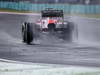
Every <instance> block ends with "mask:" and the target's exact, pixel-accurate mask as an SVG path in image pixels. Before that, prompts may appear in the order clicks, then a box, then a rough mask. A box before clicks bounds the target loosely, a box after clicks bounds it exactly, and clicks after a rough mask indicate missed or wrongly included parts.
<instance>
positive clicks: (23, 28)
mask: <svg viewBox="0 0 100 75" xmlns="http://www.w3.org/2000/svg"><path fill="white" fill-rule="evenodd" d="M25 27H26V23H23V24H22V41H23V42H24V43H25V42H26V36H25Z"/></svg>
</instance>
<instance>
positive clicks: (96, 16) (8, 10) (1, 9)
mask: <svg viewBox="0 0 100 75" xmlns="http://www.w3.org/2000/svg"><path fill="white" fill-rule="evenodd" d="M0 11H1V12H15V13H39V12H35V11H25V10H14V9H4V8H0ZM66 15H68V16H80V17H88V18H100V14H66Z"/></svg>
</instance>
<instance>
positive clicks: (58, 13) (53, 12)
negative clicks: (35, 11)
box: [41, 9, 64, 17]
mask: <svg viewBox="0 0 100 75" xmlns="http://www.w3.org/2000/svg"><path fill="white" fill-rule="evenodd" d="M41 16H42V17H63V16H64V15H63V10H53V9H50V10H42V11H41Z"/></svg>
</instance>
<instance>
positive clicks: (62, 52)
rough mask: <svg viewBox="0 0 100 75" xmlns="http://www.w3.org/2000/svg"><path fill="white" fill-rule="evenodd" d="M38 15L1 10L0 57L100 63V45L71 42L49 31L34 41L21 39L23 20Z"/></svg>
mask: <svg viewBox="0 0 100 75" xmlns="http://www.w3.org/2000/svg"><path fill="white" fill-rule="evenodd" d="M38 18H39V16H38V15H33V16H31V15H30V16H29V15H28V16H26V15H11V14H9V15H8V14H0V58H3V59H9V60H15V61H25V62H33V63H48V64H64V65H81V66H95V67H100V47H99V46H90V45H82V44H77V43H71V42H70V43H68V42H67V41H66V42H65V41H63V40H61V39H58V38H57V37H54V36H50V35H48V34H47V35H44V36H43V38H42V39H39V40H37V41H35V44H31V45H27V44H24V43H22V40H21V39H22V37H21V24H22V23H23V22H24V21H31V22H32V21H33V22H34V21H35V20H36V19H38ZM75 20H77V19H75ZM86 21H87V20H86ZM89 21H90V20H89ZM98 23H100V21H98ZM79 24H81V23H79ZM80 34H81V33H80Z"/></svg>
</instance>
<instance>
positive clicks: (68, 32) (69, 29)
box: [62, 22, 74, 41]
mask: <svg viewBox="0 0 100 75" xmlns="http://www.w3.org/2000/svg"><path fill="white" fill-rule="evenodd" d="M73 29H74V23H73V22H68V24H67V25H66V26H65V28H64V29H63V30H62V39H64V40H67V41H71V40H72V33H73Z"/></svg>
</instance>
